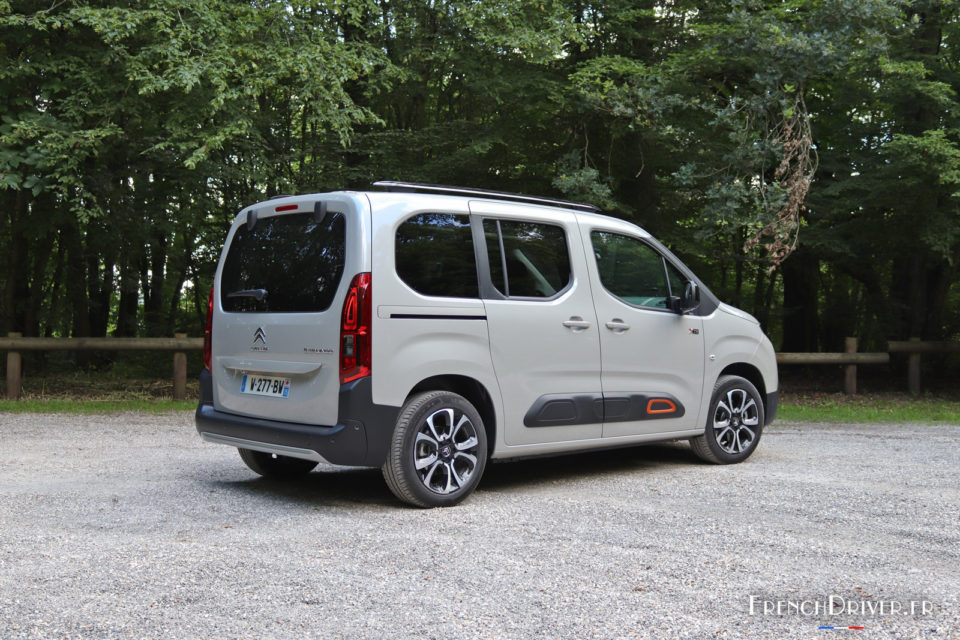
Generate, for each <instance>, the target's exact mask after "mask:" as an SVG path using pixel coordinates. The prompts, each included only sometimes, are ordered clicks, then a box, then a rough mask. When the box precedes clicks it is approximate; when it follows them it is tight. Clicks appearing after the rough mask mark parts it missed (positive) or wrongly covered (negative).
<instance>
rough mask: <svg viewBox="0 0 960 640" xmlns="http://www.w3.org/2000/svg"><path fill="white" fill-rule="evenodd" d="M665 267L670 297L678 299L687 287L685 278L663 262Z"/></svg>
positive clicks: (677, 270)
mask: <svg viewBox="0 0 960 640" xmlns="http://www.w3.org/2000/svg"><path fill="white" fill-rule="evenodd" d="M664 262H666V265H667V281H668V282H669V283H670V295H672V296H675V297H678V298H679V297H680V296H682V295H683V290H684V289H685V288H686V286H687V277H686V276H685V275H683V274H682V273H680V270H679V269H677V268H676V267H675V266H673V265H672V264H670V263H669V262H667V261H666V260H664Z"/></svg>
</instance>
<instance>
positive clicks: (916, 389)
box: [907, 338, 920, 396]
mask: <svg viewBox="0 0 960 640" xmlns="http://www.w3.org/2000/svg"><path fill="white" fill-rule="evenodd" d="M910 342H920V338H910ZM907 386H908V387H909V388H910V393H912V394H913V395H915V396H916V395H920V352H919V351H911V352H910V359H909V360H908V362H907Z"/></svg>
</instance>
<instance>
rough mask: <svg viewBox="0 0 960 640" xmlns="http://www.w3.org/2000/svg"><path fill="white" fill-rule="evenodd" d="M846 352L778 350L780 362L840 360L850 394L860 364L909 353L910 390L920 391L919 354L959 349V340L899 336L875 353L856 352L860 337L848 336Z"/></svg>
mask: <svg viewBox="0 0 960 640" xmlns="http://www.w3.org/2000/svg"><path fill="white" fill-rule="evenodd" d="M844 349H845V350H844V352H843V353H778V354H777V363H778V364H834V365H836V364H840V365H845V366H844V382H843V390H844V392H846V393H848V394H855V393H856V392H857V365H864V364H887V363H889V362H890V354H891V353H907V354H909V358H908V360H907V387H908V388H909V390H910V393H912V394H914V395H917V394H919V393H920V355H921V354H923V353H945V352H948V351H960V342H921V341H920V338H910V339H909V340H897V341H891V342H888V343H887V351H881V352H874V353H859V352H857V339H856V338H847V339H846V343H845V345H844Z"/></svg>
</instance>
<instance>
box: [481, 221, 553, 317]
mask: <svg viewBox="0 0 960 640" xmlns="http://www.w3.org/2000/svg"><path fill="white" fill-rule="evenodd" d="M483 235H484V236H485V238H486V241H487V255H488V256H489V258H490V278H491V280H493V286H495V287H496V288H497V290H498V291H499V292H500V293H502V294H503V295H505V296H507V297H519V298H551V297H553V296H555V295H557V294H558V293H560V292H561V291H563V290H564V289H565V288H566V287H567V285H568V284H569V283H570V254H569V253H568V251H567V239H566V235H565V234H564V232H563V229H562V228H561V227H558V226H556V225H552V224H541V223H537V222H519V221H510V220H494V219H489V220H484V221H483Z"/></svg>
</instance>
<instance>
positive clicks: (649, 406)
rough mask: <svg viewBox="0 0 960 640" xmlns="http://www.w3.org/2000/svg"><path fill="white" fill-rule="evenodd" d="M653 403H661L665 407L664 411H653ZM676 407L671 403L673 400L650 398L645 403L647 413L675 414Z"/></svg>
mask: <svg viewBox="0 0 960 640" xmlns="http://www.w3.org/2000/svg"><path fill="white" fill-rule="evenodd" d="M655 403H663V404H666V405H667V408H666V409H654V408H653V406H654V404H655ZM676 411H677V405H675V404H674V403H673V400H667V399H666V398H652V399H650V400H648V401H647V413H676Z"/></svg>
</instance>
